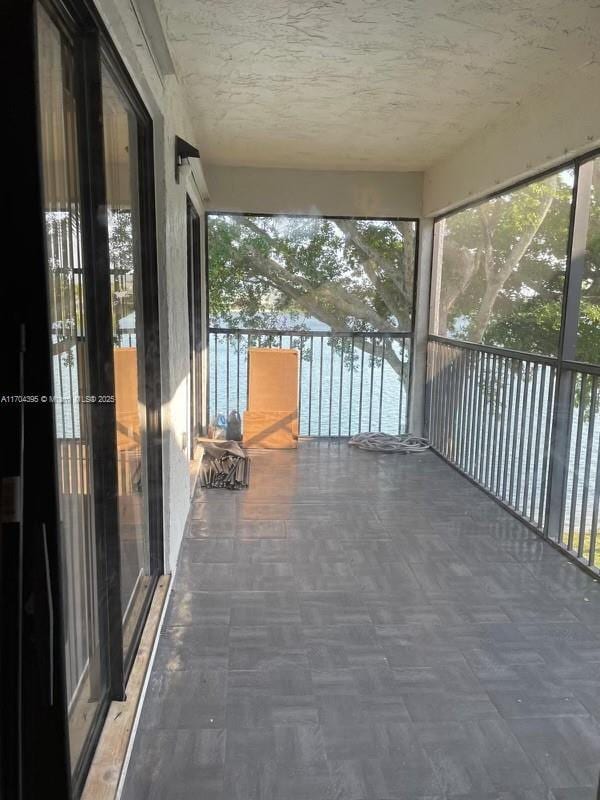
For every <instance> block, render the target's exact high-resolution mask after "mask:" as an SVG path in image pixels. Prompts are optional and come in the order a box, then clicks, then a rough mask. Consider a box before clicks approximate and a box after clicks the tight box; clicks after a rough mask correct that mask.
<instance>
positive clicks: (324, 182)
mask: <svg viewBox="0 0 600 800" xmlns="http://www.w3.org/2000/svg"><path fill="white" fill-rule="evenodd" d="M205 175H206V183H207V186H208V193H209V198H210V199H209V203H208V207H209V208H210V209H213V210H215V211H240V212H241V211H246V212H254V213H265V214H268V213H273V212H279V213H282V214H324V215H327V216H335V215H336V214H337V215H340V216H350V217H351V216H365V217H368V216H373V217H410V218H415V217H419V216H420V215H421V197H422V182H423V176H422V173H420V172H330V171H327V170H303V169H301V170H298V169H270V168H260V167H259V168H254V167H221V166H212V165H208V166H206V168H205Z"/></svg>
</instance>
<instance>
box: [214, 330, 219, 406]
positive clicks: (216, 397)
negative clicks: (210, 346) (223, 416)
mask: <svg viewBox="0 0 600 800" xmlns="http://www.w3.org/2000/svg"><path fill="white" fill-rule="evenodd" d="M218 340H219V335H218V334H215V416H216V415H217V414H218V413H219V369H218V364H219V360H218V349H217V342H218Z"/></svg>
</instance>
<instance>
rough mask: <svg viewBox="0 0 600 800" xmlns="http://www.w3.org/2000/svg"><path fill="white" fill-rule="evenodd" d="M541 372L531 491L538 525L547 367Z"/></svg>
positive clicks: (531, 510)
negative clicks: (541, 444) (536, 510)
mask: <svg viewBox="0 0 600 800" xmlns="http://www.w3.org/2000/svg"><path fill="white" fill-rule="evenodd" d="M539 372H540V389H539V392H538V403H537V424H536V430H535V445H534V460H533V478H532V489H531V505H530V508H529V518H530V519H531V520H533V521H534V522H535V523H536V524H539V519H537V517H536V512H535V509H536V504H537V502H538V480H539V475H538V473H539V462H540V458H541V455H542V454H541V452H540V442H541V441H542V418H543V416H544V414H543V408H544V397H545V394H546V365H545V364H540V365H539Z"/></svg>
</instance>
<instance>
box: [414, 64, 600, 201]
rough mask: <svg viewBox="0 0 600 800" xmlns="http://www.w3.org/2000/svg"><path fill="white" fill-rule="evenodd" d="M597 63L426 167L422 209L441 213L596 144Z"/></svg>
mask: <svg viewBox="0 0 600 800" xmlns="http://www.w3.org/2000/svg"><path fill="white" fill-rule="evenodd" d="M599 78H600V62H594V63H592V64H589V65H586V66H584V67H582V68H581V70H580V71H579V74H578V75H577V77H576V79H570V80H568V81H565V82H563V83H560V84H552V85H549V86H547V87H546V88H545V89H544V90H543V91H540V92H537V93H536V94H534V95H532V96H529V97H526V98H525V99H524V100H523V101H522V102H521V103H520V104H519V105H518V106H517V108H515V109H512V110H511V111H507V112H505V113H504V114H502V115H501V116H500V117H498V118H497V119H496V121H495V122H494V123H493V124H492V125H489V126H487V127H485V128H484V129H482V130H481V131H480V132H479V133H478V134H477V135H476V136H474V137H473V138H472V139H471V140H470V141H469V142H467V143H466V144H465V145H463V146H462V147H460V148H459V149H458V150H456V151H455V152H454V153H453V154H452V155H450V156H449V157H448V158H446V159H444V160H443V161H441V162H439V163H437V164H435V165H434V166H433V167H431V168H430V169H428V170H427V171H426V172H425V178H424V184H423V213H424V214H425V215H428V216H429V215H434V214H440V213H442V212H444V211H446V210H448V209H450V208H452V207H455V206H457V205H461V204H462V203H465V202H467V201H470V200H474V199H477V198H479V197H482V196H484V195H486V194H488V193H490V192H493V191H495V190H497V189H501V188H503V187H504V186H508V185H509V184H511V183H514V182H515V181H517V180H520V179H521V178H525V177H528V176H531V175H534V174H535V173H537V172H540V171H542V170H544V169H546V168H549V167H552V166H555V165H557V164H560V163H562V162H564V161H566V160H568V159H569V158H572V157H574V156H577V155H581V154H583V153H586V152H588V151H590V150H592V149H594V148H596V147H599V146H600V103H599V102H598V79H599Z"/></svg>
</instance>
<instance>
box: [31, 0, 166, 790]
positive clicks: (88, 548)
mask: <svg viewBox="0 0 600 800" xmlns="http://www.w3.org/2000/svg"><path fill="white" fill-rule="evenodd" d="M67 5H68V4H67ZM64 11H65V6H64V3H63V2H61V3H58V2H57V3H56V4H55V3H54V2H53V1H52V0H47V2H44V3H43V4H42V3H40V4H39V5H38V6H37V10H36V41H37V80H38V88H39V91H38V108H39V143H40V153H41V174H42V184H43V193H42V201H43V202H42V219H43V228H44V233H45V246H46V247H45V251H46V265H45V284H46V285H45V293H46V296H47V300H48V312H49V314H48V317H49V330H48V331H47V334H48V336H49V339H50V345H51V362H52V363H51V371H52V378H53V384H52V395H51V396H50V397H44V398H43V399H42V401H41V402H47V403H51V404H52V410H53V418H54V433H55V437H54V438H55V441H54V443H53V444H54V451H55V452H54V456H55V463H56V471H57V478H56V484H57V494H58V498H57V499H58V516H59V520H58V526H59V539H60V550H61V569H60V585H61V586H62V609H61V611H62V618H63V620H64V656H65V659H64V660H65V664H66V665H65V670H64V672H65V674H64V685H65V688H66V695H67V709H66V712H67V717H68V733H69V750H70V767H71V776H72V784H73V791H74V794H75V795H76V796H78V795H79V794H80V792H81V790H82V788H83V783H84V780H85V774H86V770H87V767H88V765H89V762H90V760H91V756H92V754H93V748H94V744H95V742H96V740H97V738H98V736H99V733H100V730H101V726H102V722H103V719H104V716H105V714H106V712H107V709H108V707H109V704H110V701H111V700H114V699H122V698H123V696H124V691H125V684H126V681H127V677H128V673H129V670H130V667H131V664H132V662H133V659H134V656H135V652H136V648H137V645H138V642H139V637H140V636H141V631H142V629H143V625H144V622H145V618H146V615H147V611H148V608H149V606H150V602H151V600H152V594H153V591H154V588H155V586H156V582H157V579H158V575H159V574H161V573H162V570H163V562H162V499H161V498H162V464H161V448H162V436H161V421H160V412H161V397H160V363H159V358H160V347H159V335H158V297H157V294H158V293H157V274H156V253H155V229H154V184H153V143H152V142H153V140H152V122H151V119H150V117H149V115H148V113H147V111H146V109H145V108H144V106H143V104H142V102H141V100H140V98H139V96H138V95H137V93H136V91H135V88H134V87H133V85H132V83H131V81H130V80H129V78H128V76H127V73H126V71H125V68H124V66H123V64H122V63H121V61H120V58H119V56H118V54H117V53H116V51H115V49H114V47H113V45H112V43H111V42H110V40H109V38H108V35H107V34H106V32H105V31H104V29H103V27H102V24H101V22H100V20H99V19H98V17H97V16H96V15H95V11H94V10H93V8H91V4H90V7H88V6H87V4H86V3H84V2H78V3H74V5H73V8H72V11H73V13H72V14H71V15H69V14H65V13H64ZM40 291H43V290H41V289H40ZM57 613H58V610H57ZM60 670H61V671H62V664H61V666H60Z"/></svg>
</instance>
